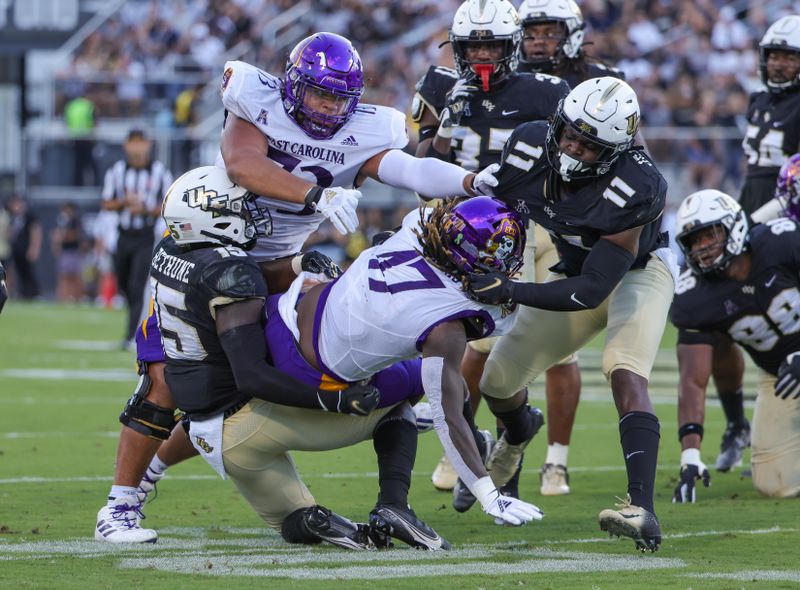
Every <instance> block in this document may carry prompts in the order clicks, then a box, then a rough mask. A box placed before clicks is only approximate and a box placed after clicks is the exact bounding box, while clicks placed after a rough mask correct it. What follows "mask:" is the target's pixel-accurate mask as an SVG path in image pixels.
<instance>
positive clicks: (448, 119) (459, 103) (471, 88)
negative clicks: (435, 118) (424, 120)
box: [439, 78, 478, 128]
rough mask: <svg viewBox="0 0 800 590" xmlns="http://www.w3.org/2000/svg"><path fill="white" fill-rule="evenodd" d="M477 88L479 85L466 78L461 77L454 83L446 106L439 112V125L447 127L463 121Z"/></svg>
mask: <svg viewBox="0 0 800 590" xmlns="http://www.w3.org/2000/svg"><path fill="white" fill-rule="evenodd" d="M473 81H474V80H473ZM477 90H478V87H477V86H475V85H474V84H472V83H471V82H468V81H467V80H465V79H464V78H459V79H458V80H457V81H456V83H455V84H454V85H453V88H451V89H450V92H448V93H447V97H446V98H445V103H444V108H443V109H442V112H441V113H440V114H439V125H440V126H441V127H445V128H446V127H457V126H458V125H459V124H460V123H461V117H462V116H463V115H464V112H465V111H466V110H467V107H468V106H469V101H470V100H471V99H472V97H473V96H474V95H475V92H477Z"/></svg>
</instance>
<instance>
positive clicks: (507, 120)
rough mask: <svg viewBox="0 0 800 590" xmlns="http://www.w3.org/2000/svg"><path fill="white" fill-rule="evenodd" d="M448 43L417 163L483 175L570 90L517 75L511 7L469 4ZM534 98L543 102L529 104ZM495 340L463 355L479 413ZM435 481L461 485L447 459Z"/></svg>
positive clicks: (421, 110)
mask: <svg viewBox="0 0 800 590" xmlns="http://www.w3.org/2000/svg"><path fill="white" fill-rule="evenodd" d="M449 39H450V45H451V46H452V49H453V55H454V59H455V66H456V68H455V69H450V68H444V67H438V66H432V67H431V68H430V69H429V70H428V71H427V73H426V74H425V76H423V78H422V79H421V80H420V81H419V82H418V84H417V92H416V95H415V96H414V103H413V105H412V117H413V119H414V120H415V121H417V122H419V124H420V132H419V137H420V143H419V146H418V147H417V155H418V156H425V155H427V156H436V157H439V158H441V159H444V160H447V161H453V162H456V163H458V164H459V165H460V166H462V167H463V168H466V169H467V170H480V169H484V168H486V167H487V166H489V165H491V164H496V163H498V162H499V161H500V156H501V155H502V149H503V145H504V144H505V142H506V140H507V139H508V137H509V136H510V135H511V132H512V131H513V130H514V128H515V127H516V126H517V125H519V124H520V123H524V122H527V121H543V120H546V119H547V118H548V117H550V116H552V114H553V113H554V112H555V110H556V107H557V106H558V101H559V100H560V99H561V98H563V97H564V96H565V95H566V94H567V92H569V87H568V86H567V84H566V83H564V82H563V81H561V80H559V79H558V78H555V77H553V76H547V75H533V74H518V73H517V72H516V66H517V57H518V49H519V41H520V29H519V19H518V17H517V13H516V10H515V9H514V7H513V5H512V4H511V3H510V2H508V1H507V0H468V1H467V2H464V3H463V4H462V5H461V6H460V7H459V8H458V10H457V11H456V14H455V17H454V18H453V25H452V28H451V30H450V35H449ZM484 77H485V80H484ZM531 96H536V97H537V99H536V100H530V97H531ZM532 233H534V234H535V235H539V234H541V233H542V232H541V231H540V232H532ZM545 246H548V247H545ZM550 249H552V245H551V244H550V242H549V239H548V240H546V242H544V244H542V245H539V244H535V242H534V240H530V242H529V245H528V250H527V251H526V253H525V259H526V265H525V268H524V270H523V275H524V276H526V278H528V277H529V278H530V279H531V280H533V278H534V272H535V270H536V269H537V268H539V267H542V268H547V267H549V266H551V265H552V264H553V263H554V262H555V260H552V261H550V260H549V258H543V255H544V254H546V253H547V250H550ZM534 261H535V263H534ZM537 274H538V272H537ZM494 340H495V339H494V338H487V339H483V340H478V341H474V342H470V343H469V345H468V347H467V350H466V353H465V355H464V359H463V362H462V373H463V375H464V378H465V379H466V381H467V386H468V388H469V391H470V396H471V398H472V399H471V403H472V407H473V411H474V410H476V409H477V405H478V403H479V401H480V391H479V388H478V382H479V381H480V378H481V374H482V373H483V366H484V364H485V363H486V359H487V358H488V355H489V351H490V350H491V346H492V344H493V342H494ZM548 375H549V374H548ZM551 385H552V384H551V382H550V380H549V377H548V387H550V386H551ZM486 435H487V436H489V434H488V433H486ZM432 479H433V483H434V485H435V486H436V487H437V488H439V489H443V490H449V489H452V488H453V487H454V486H455V485H456V483H457V482H456V474H455V471H454V470H453V469H452V466H450V464H449V462H448V461H447V457H446V456H442V459H441V461H440V462H439V465H438V466H437V468H436V470H435V471H434V473H433V477H432ZM516 481H517V477H515V478H513V479H512V480H511V482H509V484H508V485H507V486H506V489H504V490H503V491H504V493H506V494H510V495H513V496H514V497H519V494H518V493H517V490H516ZM459 485H460V490H461V493H462V494H464V498H463V499H459V496H458V495H459V490H458V489H457V490H456V492H454V493H455V496H454V505H455V506H456V510H462V507H463V506H466V505H467V504H469V505H471V503H472V502H474V498H473V497H472V495H471V494H470V493H469V490H468V489H467V487H466V486H463V485H461V484H459Z"/></svg>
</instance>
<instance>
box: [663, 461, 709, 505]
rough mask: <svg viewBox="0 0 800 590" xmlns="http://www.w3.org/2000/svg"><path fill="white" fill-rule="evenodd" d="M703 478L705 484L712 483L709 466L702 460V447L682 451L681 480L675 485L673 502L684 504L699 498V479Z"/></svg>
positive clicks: (706, 485)
mask: <svg viewBox="0 0 800 590" xmlns="http://www.w3.org/2000/svg"><path fill="white" fill-rule="evenodd" d="M699 479H702V480H703V485H704V486H705V487H708V486H710V485H711V474H710V473H709V471H708V467H706V466H705V464H704V463H703V462H702V461H701V460H700V449H686V450H684V451H683V452H682V453H681V473H680V481H679V482H678V485H677V486H675V493H674V494H673V496H672V502H673V503H678V504H684V503H688V502H691V503H692V504H694V503H695V501H696V500H697V486H696V485H695V484H696V483H697V480H699Z"/></svg>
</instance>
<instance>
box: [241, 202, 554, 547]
mask: <svg viewBox="0 0 800 590" xmlns="http://www.w3.org/2000/svg"><path fill="white" fill-rule="evenodd" d="M524 246H525V227H524V225H523V222H522V219H521V218H520V216H519V215H518V214H517V213H516V212H515V211H514V210H513V209H511V208H510V207H508V206H506V205H504V204H503V203H502V202H500V201H498V200H496V199H493V198H490V197H477V198H474V199H468V200H466V201H462V202H460V203H459V204H457V205H456V204H455V202H454V201H452V200H451V201H446V202H444V203H442V204H439V205H437V206H436V207H435V208H433V209H423V210H421V211H420V212H412V213H410V214H408V215H407V216H406V218H405V219H404V220H403V224H402V227H401V229H400V230H399V231H398V232H397V233H395V234H394V235H393V236H392V237H390V238H389V239H388V240H386V241H385V242H383V243H382V244H380V245H378V246H375V247H373V248H370V249H368V250H365V251H364V252H362V254H361V255H360V256H359V257H358V258H357V259H356V261H355V262H354V263H353V264H352V266H351V267H350V268H349V269H348V270H347V272H345V273H344V274H343V275H342V276H341V277H340V278H338V279H337V280H336V281H334V282H332V283H327V284H321V285H317V286H315V287H313V288H312V289H311V290H310V291H309V292H308V293H306V294H305V295H304V296H302V298H300V289H301V286H302V284H303V278H304V277H303V275H301V276H300V277H298V278H297V279H296V280H295V282H294V283H293V285H292V287H291V288H290V289H289V291H287V292H286V293H285V294H283V295H280V296H276V297H274V298H271V299H270V301H268V304H267V309H268V314H267V315H268V320H267V341H268V344H269V347H270V354H271V356H272V358H273V360H274V362H275V365H276V366H277V367H280V368H281V370H283V371H286V372H288V373H289V374H291V375H293V376H295V377H297V378H298V379H300V380H305V381H306V382H308V383H314V384H316V386H318V387H319V386H322V387H324V386H328V387H339V388H344V387H347V386H348V385H349V384H350V383H354V382H360V381H362V380H365V379H374V380H375V381H374V383H375V384H376V385H377V386H378V388H379V389H380V391H381V403H380V405H379V407H382V406H383V405H384V404H396V403H398V402H402V401H403V400H405V399H407V398H408V389H407V388H405V389H399V390H398V388H392V387H390V386H386V387H385V386H384V385H383V384H382V383H381V378H382V374H383V373H384V371H397V370H398V369H397V368H398V366H400V367H402V371H403V374H404V375H408V377H407V379H408V381H410V382H411V383H415V384H416V385H417V386H420V385H421V390H420V391H419V392H418V393H419V394H421V393H425V394H426V395H427V396H428V399H429V400H430V403H431V407H432V413H433V423H434V428H435V429H436V432H437V434H438V435H439V438H440V440H441V441H442V444H443V446H444V448H445V450H446V452H447V454H448V457H449V459H450V461H451V462H452V464H453V466H454V467H455V468H456V470H457V471H458V475H459V477H460V478H461V479H462V481H463V482H464V483H465V484H466V485H467V486H469V489H470V491H471V492H472V493H473V495H474V496H475V497H476V498H477V500H478V501H479V502H480V504H481V506H482V508H483V510H484V511H485V512H486V513H487V514H489V515H490V516H492V517H494V518H495V519H496V520H500V521H502V522H503V523H505V524H510V525H521V524H525V523H526V522H530V521H531V520H539V519H541V518H542V517H543V514H542V512H541V510H539V509H538V508H537V507H536V506H534V505H532V504H528V503H526V502H523V501H521V500H519V499H517V498H513V497H509V496H503V495H502V494H500V492H499V491H498V489H497V487H496V485H495V484H494V483H493V482H492V480H491V478H490V477H489V475H488V473H487V471H486V468H485V465H484V461H483V459H482V454H485V453H481V450H480V449H479V446H480V445H482V444H483V441H482V438H481V437H480V435H478V434H477V430H476V429H475V426H474V422H473V421H472V416H471V412H470V411H469V403H468V402H469V400H468V392H467V388H466V383H465V382H464V380H463V378H462V377H461V374H460V364H461V358H462V355H463V353H464V349H465V347H466V344H467V341H468V340H472V339H475V338H483V337H486V336H488V335H491V334H504V333H507V332H508V331H509V330H510V329H511V326H512V325H513V323H514V320H515V319H516V318H515V314H514V309H513V308H510V307H508V306H500V305H487V304H482V303H478V302H476V301H472V300H471V299H470V298H469V297H468V296H467V294H466V293H465V291H464V287H463V284H462V282H463V278H464V277H465V276H466V274H467V273H470V272H478V273H480V272H485V271H486V270H488V269H492V270H494V271H496V272H498V273H501V274H502V275H504V276H514V275H515V274H516V273H517V272H518V271H519V269H520V267H521V265H522V252H523V250H524ZM420 353H421V355H422V358H421V359H420V358H419V356H420ZM391 380H392V379H389V378H386V379H385V381H391ZM394 380H395V381H397V380H398V379H397V378H396V377H395V378H394ZM393 389H394V390H393ZM487 401H488V404H489V407H490V408H492V409H493V410H494V405H493V403H492V402H493V400H491V399H488V398H487ZM522 406H523V407H520V408H519V410H520V411H521V412H523V413H525V415H526V417H527V416H528V415H530V414H533V415H535V416H536V417H538V420H537V419H535V418H534V419H532V420H530V422H531V423H532V424H536V425H537V426H536V429H538V428H539V427H541V425H542V423H543V422H542V419H541V412H540V411H539V410H538V409H531V408H529V407H528V406H527V404H526V403H524V402H523V404H522ZM514 409H515V410H516V409H517V408H514ZM411 420H412V421H413V417H412V418H411ZM534 434H535V431H534V432H531V433H530V436H531V437H532V436H533V435H534ZM254 438H255V437H254ZM259 444H263V443H258V442H254V443H253V444H252V450H251V453H256V454H259V455H260V454H261V453H263V452H264V451H262V450H261V449H260V448H259V446H258V445H259ZM411 460H412V465H413V457H411ZM246 463H248V464H249V463H251V462H250V461H246ZM410 516H411V517H413V513H412V514H411V515H410ZM393 517H394V518H393ZM401 518H402V519H403V520H405V521H406V522H407V521H409V520H411V518H409V516H407V514H406V515H404V513H403V512H402V509H400V512H398V507H396V506H391V505H389V506H387V505H385V504H384V503H383V502H382V500H381V499H380V498H379V501H378V505H377V506H376V507H375V509H374V510H373V511H372V513H371V514H370V525H371V527H372V528H373V529H375V530H384V529H386V528H387V523H386V522H385V521H386V520H387V519H388V520H389V521H390V522H389V523H388V524H389V525H391V524H392V522H391V521H392V520H393V521H394V522H397V521H399V520H400V519H401ZM387 532H388V531H387Z"/></svg>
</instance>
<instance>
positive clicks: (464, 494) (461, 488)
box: [453, 430, 495, 512]
mask: <svg viewBox="0 0 800 590" xmlns="http://www.w3.org/2000/svg"><path fill="white" fill-rule="evenodd" d="M478 432H479V433H480V434H481V436H482V437H483V440H484V446H483V453H481V459H483V464H484V465H486V462H487V461H488V460H489V456H490V455H491V454H492V449H493V448H494V445H495V442H494V437H493V436H492V433H491V432H489V431H488V430H479V431H478ZM474 503H475V496H473V495H472V492H470V491H469V488H468V487H467V486H466V485H465V484H464V482H463V481H461V478H458V479H457V480H456V485H455V486H454V487H453V509H454V510H455V511H456V512H466V511H467V510H469V509H470V508H472V505H473V504H474Z"/></svg>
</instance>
